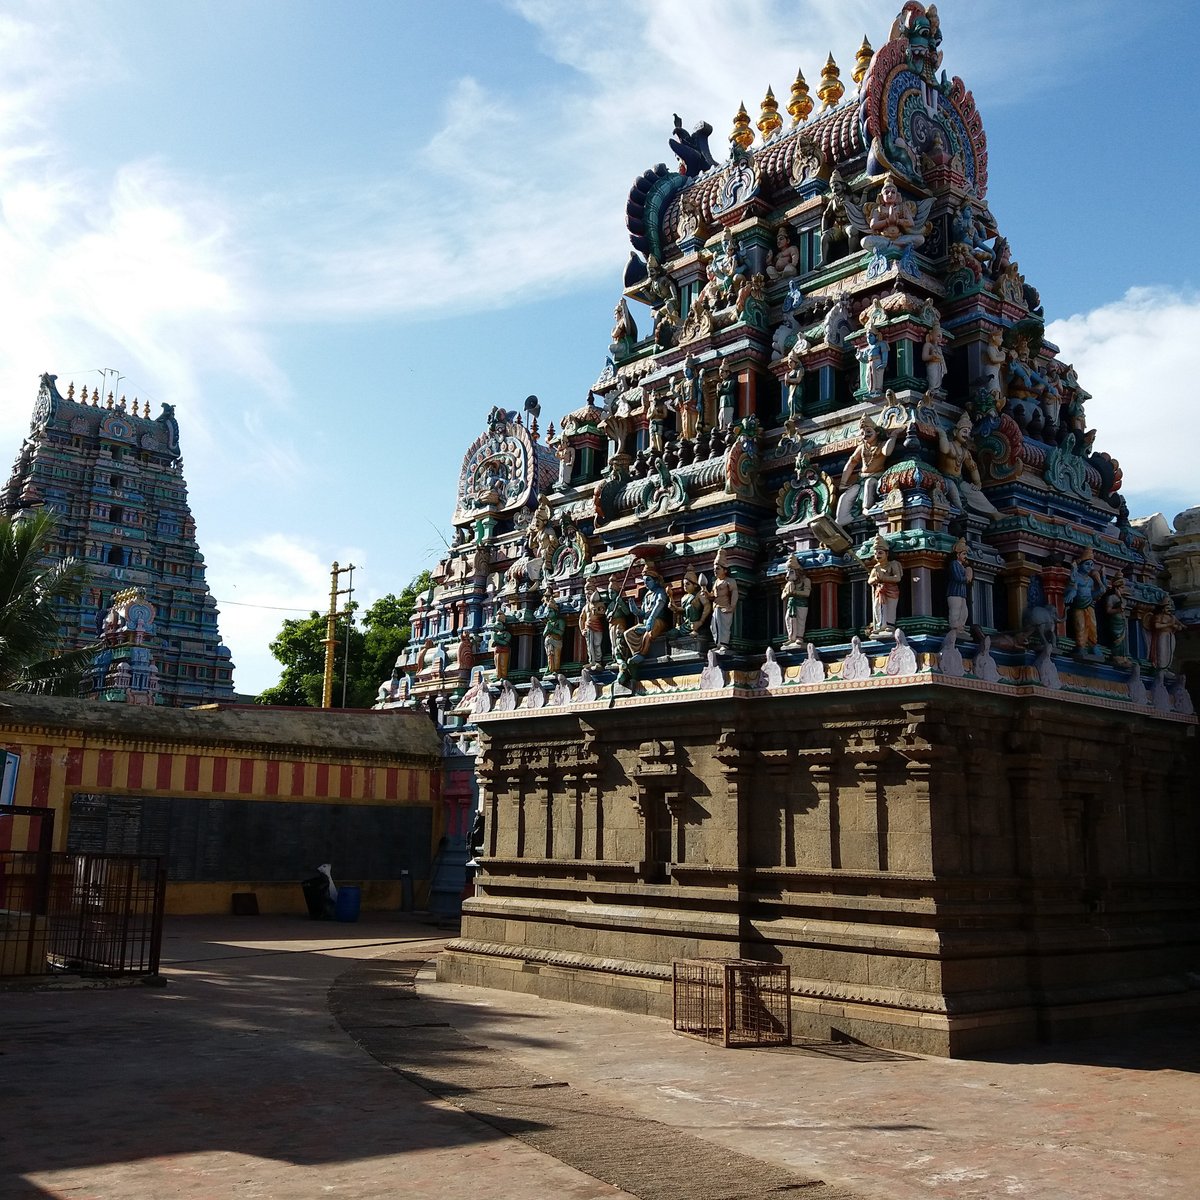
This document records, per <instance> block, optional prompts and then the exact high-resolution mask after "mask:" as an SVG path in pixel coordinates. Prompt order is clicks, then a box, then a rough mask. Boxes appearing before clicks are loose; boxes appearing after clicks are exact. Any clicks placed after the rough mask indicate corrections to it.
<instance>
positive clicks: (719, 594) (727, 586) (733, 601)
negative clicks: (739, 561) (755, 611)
mask: <svg viewBox="0 0 1200 1200" xmlns="http://www.w3.org/2000/svg"><path fill="white" fill-rule="evenodd" d="M713 576H714V579H713V586H712V622H711V626H710V627H711V629H712V639H713V642H714V644H715V648H716V651H717V653H718V654H727V653H728V652H729V642H730V639H731V637H732V636H733V617H734V613H735V612H736V611H737V606H738V585H737V580H736V579H734V578H733V576H732V575H731V574H730V573H729V565H728V563H726V561H725V552H724V551H723V550H718V551H717V557H716V559H715V561H714V562H713Z"/></svg>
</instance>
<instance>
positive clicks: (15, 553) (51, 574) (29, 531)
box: [0, 509, 96, 693]
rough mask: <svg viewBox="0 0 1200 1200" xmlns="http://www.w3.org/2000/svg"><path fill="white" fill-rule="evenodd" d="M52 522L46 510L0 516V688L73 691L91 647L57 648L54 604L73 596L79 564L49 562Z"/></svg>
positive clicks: (78, 580) (77, 585) (70, 560)
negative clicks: (12, 515)
mask: <svg viewBox="0 0 1200 1200" xmlns="http://www.w3.org/2000/svg"><path fill="white" fill-rule="evenodd" d="M55 527H56V521H55V517H54V514H53V512H51V511H49V510H47V509H38V510H27V511H25V512H22V513H20V514H19V515H18V516H16V517H0V690H3V691H12V692H62V693H74V692H76V691H77V690H78V687H79V678H80V676H81V675H82V673H83V672H84V671H85V670H87V668H88V667H89V666H90V665H91V662H92V658H93V657H94V655H95V653H96V648H95V647H94V646H82V647H80V648H79V649H76V650H66V651H63V650H61V649H60V647H61V645H62V635H61V634H60V633H59V627H58V625H59V612H58V606H57V604H56V603H55V602H56V601H57V600H60V599H72V598H74V597H76V596H78V594H79V590H80V588H81V586H82V583H83V564H82V563H81V562H79V561H78V559H74V558H67V559H61V560H59V561H57V562H55V561H53V559H52V556H51V551H50V547H51V545H52V542H53V538H54V532H55Z"/></svg>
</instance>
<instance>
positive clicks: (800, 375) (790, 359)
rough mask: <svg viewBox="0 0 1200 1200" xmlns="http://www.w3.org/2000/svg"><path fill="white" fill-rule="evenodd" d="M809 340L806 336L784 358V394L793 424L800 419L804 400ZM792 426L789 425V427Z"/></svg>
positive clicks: (788, 417) (786, 410)
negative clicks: (805, 363) (805, 366)
mask: <svg viewBox="0 0 1200 1200" xmlns="http://www.w3.org/2000/svg"><path fill="white" fill-rule="evenodd" d="M807 349H808V342H807V341H806V340H805V339H804V338H800V339H798V340H797V342H796V344H795V345H794V346H793V347H792V348H791V350H789V351H788V352H787V354H786V355H785V356H784V358H783V365H784V367H785V370H784V373H783V395H784V401H785V404H786V408H785V415H786V417H787V420H788V421H790V422H792V425H794V424H795V422H796V421H798V420H799V419H800V415H801V409H802V407H803V401H804V351H805V350H807ZM791 427H792V426H789V429H790V428H791Z"/></svg>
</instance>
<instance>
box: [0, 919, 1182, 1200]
mask: <svg viewBox="0 0 1200 1200" xmlns="http://www.w3.org/2000/svg"><path fill="white" fill-rule="evenodd" d="M445 936H446V935H445V934H444V933H442V932H440V931H438V930H436V929H433V928H431V927H429V926H426V925H421V924H419V923H416V922H411V921H404V920H401V919H400V918H394V917H383V916H374V915H368V916H365V917H364V919H363V921H362V922H360V923H359V924H357V925H339V924H336V923H334V924H325V923H314V922H309V921H306V920H303V919H300V918H284V917H259V918H240V919H239V918H219V919H217V918H177V919H172V920H169V921H168V924H167V932H166V937H165V941H164V974H165V976H166V978H167V981H168V982H167V986H166V987H165V988H150V987H145V986H141V985H135V986H123V987H106V988H73V989H65V990H53V991H42V990H37V991H33V990H25V989H18V990H12V989H10V990H6V991H3V992H0V1005H2V1006H3V1013H4V1018H3V1026H2V1027H3V1030H4V1033H3V1038H2V1039H0V1080H3V1084H4V1105H3V1107H4V1113H5V1115H4V1120H3V1122H0V1196H3V1197H64V1198H67V1197H70V1198H71V1200H108V1198H112V1200H118V1198H119V1200H143V1198H145V1200H150V1198H154V1200H160V1198H162V1197H175V1196H179V1197H196V1198H198V1200H199V1198H204V1200H209V1198H222V1200H223V1198H225V1197H230V1198H233V1197H237V1198H264V1200H266V1198H269V1200H276V1198H279V1197H288V1198H291V1197H297V1198H301V1200H306V1198H308V1197H314V1198H315V1197H325V1196H346V1197H356V1198H357V1197H374V1196H380V1197H382V1196H389V1197H393V1196H397V1195H402V1196H412V1197H422V1198H424V1197H430V1198H433V1197H450V1196H457V1195H465V1196H471V1197H478V1198H481V1200H490V1198H493V1197H495V1198H514V1200H515V1198H518V1197H563V1198H566V1200H573V1198H576V1197H577V1198H580V1200H591V1198H592V1197H614V1196H615V1197H620V1196H630V1195H632V1196H637V1197H639V1198H641V1200H659V1198H661V1200H674V1198H678V1200H685V1198H686V1200H701V1198H707V1197H713V1198H732V1197H735V1196H736V1197H745V1198H746V1200H751V1198H753V1197H767V1196H774V1195H779V1194H785V1193H792V1194H797V1195H805V1196H809V1197H812V1198H813V1200H835V1198H838V1200H842V1198H845V1200H915V1198H916V1197H930V1196H934V1197H972V1198H983V1197H988V1198H991V1197H998V1196H1023V1197H1037V1198H1039V1200H1082V1198H1084V1197H1087V1198H1088V1200H1092V1198H1094V1197H1104V1198H1106V1200H1121V1198H1124V1197H1129V1198H1131V1200H1132V1198H1134V1197H1136V1198H1138V1200H1176V1198H1179V1200H1182V1198H1184V1197H1187V1198H1188V1200H1192V1198H1194V1197H1195V1196H1196V1195H1197V1194H1198V1192H1197V1184H1196V1180H1197V1179H1200V1144H1198V1143H1200V1139H1197V1138H1196V1136H1195V1130H1196V1129H1197V1128H1200V1034H1198V1032H1197V1031H1196V1030H1194V1029H1187V1030H1183V1029H1173V1030H1172V1029H1162V1030H1158V1031H1155V1032H1153V1033H1150V1034H1145V1035H1138V1036H1136V1037H1127V1038H1113V1039H1104V1040H1096V1041H1090V1042H1078V1043H1072V1044H1070V1045H1065V1046H1059V1047H1052V1048H1047V1047H1034V1048H1032V1049H1030V1050H1029V1051H1028V1052H1026V1053H1022V1054H1012V1055H1006V1056H1004V1057H1003V1058H999V1059H996V1060H993V1061H987V1062H979V1061H975V1062H961V1061H950V1060H944V1059H933V1058H921V1057H910V1056H902V1055H897V1054H893V1053H887V1052H879V1051H873V1050H870V1049H869V1048H865V1047H859V1046H849V1045H832V1044H829V1045H824V1044H822V1045H807V1046H797V1047H793V1048H790V1049H779V1050H771V1051H726V1050H722V1049H716V1048H713V1047H710V1046H708V1045H706V1044H704V1043H702V1042H697V1041H694V1040H691V1039H687V1038H682V1037H679V1036H677V1035H675V1034H673V1033H672V1032H671V1030H670V1027H669V1024H668V1023H667V1022H662V1021H656V1020H651V1019H647V1018H639V1017H626V1016H622V1015H621V1014H616V1013H609V1012H603V1011H598V1010H595V1009H586V1008H578V1007H575V1006H571V1005H565V1004H557V1003H550V1002H546V1001H541V1000H536V999H531V998H528V997H524V996H517V995H513V994H510V993H500V992H489V991H484V990H480V989H473V988H465V987H459V986H451V985H444V984H438V983H437V982H436V981H435V980H434V979H433V977H432V973H431V971H430V970H429V968H428V967H427V966H426V965H425V964H427V963H428V962H429V960H430V959H431V958H432V956H433V955H434V954H435V953H436V951H437V949H438V947H439V946H440V945H441V943H442V940H443V939H444V937H445Z"/></svg>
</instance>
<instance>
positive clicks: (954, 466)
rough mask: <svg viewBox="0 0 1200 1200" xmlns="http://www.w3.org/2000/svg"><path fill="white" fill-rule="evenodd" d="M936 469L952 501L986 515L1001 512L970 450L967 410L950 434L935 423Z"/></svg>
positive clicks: (990, 515)
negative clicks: (941, 476) (936, 435)
mask: <svg viewBox="0 0 1200 1200" xmlns="http://www.w3.org/2000/svg"><path fill="white" fill-rule="evenodd" d="M938 470H940V471H941V473H942V475H943V476H944V477H945V480H946V494H947V495H948V496H949V497H950V501H951V503H952V504H955V505H957V506H958V507H959V508H970V509H973V510H974V511H975V512H977V513H982V514H984V515H985V516H988V517H998V516H999V515H1000V514H999V512H998V511H997V509H996V506H995V505H994V504H993V503H992V502H991V501H990V500H989V499H988V498H987V496H986V494H985V493H984V491H983V488H982V486H981V485H982V483H983V480H982V479H981V477H980V475H979V466H978V464H977V463H976V462H975V456H974V454H973V453H972V452H971V418H970V417H969V416H968V415H967V414H966V413H963V415H962V416H961V417H959V419H958V422H957V424H956V425H955V426H954V429H953V432H952V435H951V436H948V435H947V434H946V431H945V430H944V429H942V428H941V427H940V426H939V427H938Z"/></svg>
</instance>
